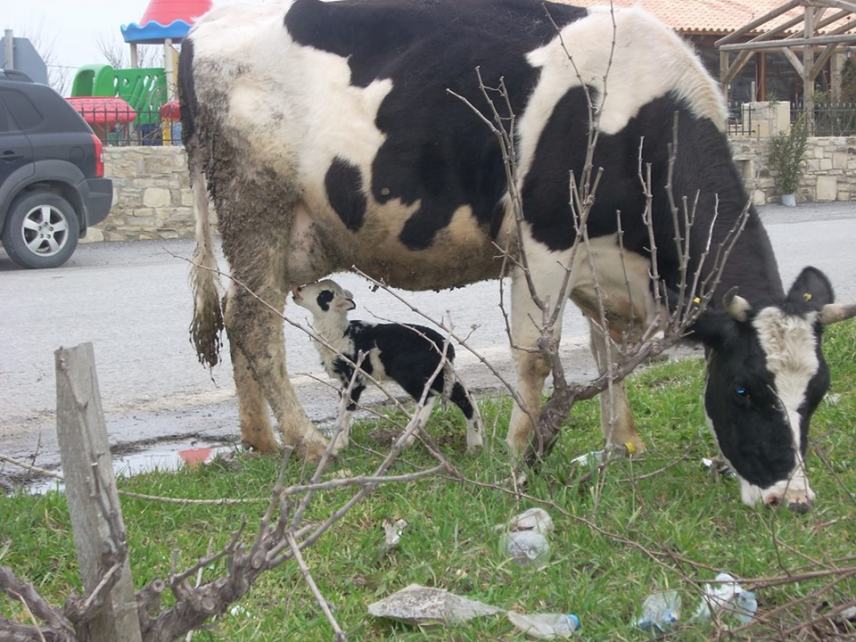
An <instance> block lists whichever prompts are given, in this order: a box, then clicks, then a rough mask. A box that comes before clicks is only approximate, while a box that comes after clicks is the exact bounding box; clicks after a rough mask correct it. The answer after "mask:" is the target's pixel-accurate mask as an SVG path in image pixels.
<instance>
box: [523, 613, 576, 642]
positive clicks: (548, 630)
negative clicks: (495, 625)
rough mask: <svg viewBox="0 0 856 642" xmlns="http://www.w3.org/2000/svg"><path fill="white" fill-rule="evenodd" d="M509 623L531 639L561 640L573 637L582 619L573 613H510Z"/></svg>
mask: <svg viewBox="0 0 856 642" xmlns="http://www.w3.org/2000/svg"><path fill="white" fill-rule="evenodd" d="M507 615H508V619H509V621H510V622H511V623H512V624H513V625H514V626H515V627H516V628H517V629H518V630H520V631H522V632H523V633H525V634H526V635H528V636H529V637H533V638H537V639H538V640H559V639H563V638H569V637H571V634H572V633H573V632H574V631H576V630H577V629H579V628H580V618H578V617H577V616H576V615H574V614H573V613H532V614H530V615H526V614H525V613H516V612H515V611H509V612H508V614H507Z"/></svg>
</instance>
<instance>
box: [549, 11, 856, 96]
mask: <svg viewBox="0 0 856 642" xmlns="http://www.w3.org/2000/svg"><path fill="white" fill-rule="evenodd" d="M553 1H555V2H563V3H565V4H573V5H577V6H587V7H590V6H604V5H608V4H609V0H553ZM784 4H785V2H784V0H679V1H677V2H676V1H675V0H614V6H616V7H629V6H637V7H641V8H643V9H645V10H646V11H649V12H650V13H653V14H654V15H656V16H657V17H658V18H659V19H660V20H661V21H662V22H663V23H665V24H667V25H669V26H670V27H672V28H673V29H674V30H675V31H677V32H678V33H679V34H681V35H682V36H683V37H684V38H686V39H687V40H689V41H690V42H691V43H692V44H693V45H694V46H695V48H696V50H697V51H698V53H699V55H700V56H701V58H702V60H703V62H704V64H705V66H706V67H707V68H708V71H710V72H711V74H713V75H714V77H716V78H719V76H720V73H719V72H720V69H719V66H720V56H719V51H718V49H717V47H716V41H717V40H719V39H720V38H722V37H724V36H727V35H728V34H731V33H733V32H735V31H737V30H739V29H740V28H742V27H743V26H744V25H746V24H748V23H750V22H752V21H755V20H757V19H759V18H761V17H763V16H764V15H766V14H768V13H770V12H771V11H774V10H775V9H777V8H779V7H782V6H783V5H784ZM803 11H804V8H803V7H801V6H797V7H795V8H793V9H791V10H789V11H787V12H785V13H783V14H782V15H781V16H778V17H777V18H775V19H773V20H770V21H769V22H766V23H765V24H763V25H761V27H760V28H759V29H760V30H750V31H748V32H747V33H746V35H745V37H743V38H741V41H743V42H745V41H747V40H749V39H750V38H752V37H754V36H756V35H758V34H759V33H763V32H765V31H768V30H770V29H774V28H775V27H777V26H779V25H782V24H785V23H786V22H789V21H791V22H796V21H797V20H798V19H799V18H800V16H802V14H803ZM827 15H831V14H827ZM851 22H852V23H853V24H854V26H856V13H851V14H849V15H847V16H844V17H843V18H842V19H840V20H837V21H835V22H832V23H830V24H828V25H825V26H824V27H823V28H820V29H818V30H817V34H824V33H828V32H832V31H834V30H836V29H837V30H839V31H838V32H840V30H841V29H842V28H845V29H846V27H845V25H847V24H849V23H851ZM802 31H803V24H802V22H801V21H800V22H797V23H796V24H795V25H794V26H792V27H789V28H787V29H784V30H783V33H782V36H786V35H793V34H800V33H802ZM849 56H850V57H851V58H853V50H852V48H851V49H850V50H849ZM842 62H843V60H842V59H841V58H839V59H838V60H837V61H835V60H834V61H833V62H832V63H830V64H828V65H827V69H825V70H824V71H823V72H821V73H820V74H819V76H818V79H817V81H816V87H817V89H818V90H819V91H827V90H829V88H830V87H831V85H832V78H831V77H832V75H833V73H834V72H833V70H832V67H831V65H832V64H838V65H840V64H842ZM854 62H856V60H854ZM728 89H729V97H730V98H731V99H732V100H733V101H736V102H746V101H751V100H768V99H771V98H777V99H781V100H790V101H792V102H799V101H800V100H801V96H802V93H803V85H802V79H801V77H800V75H799V74H798V73H797V72H796V70H795V69H794V67H793V66H792V65H791V63H789V62H788V61H787V59H786V58H785V57H784V56H782V55H781V54H779V53H777V52H774V51H766V52H765V51H759V52H756V53H755V54H754V55H753V56H752V57H751V59H750V61H749V62H748V63H747V64H746V66H745V67H744V68H743V69H742V70H741V72H740V74H739V75H738V76H737V77H736V78H734V79H733V80H732V81H731V83H730V85H729V88H728Z"/></svg>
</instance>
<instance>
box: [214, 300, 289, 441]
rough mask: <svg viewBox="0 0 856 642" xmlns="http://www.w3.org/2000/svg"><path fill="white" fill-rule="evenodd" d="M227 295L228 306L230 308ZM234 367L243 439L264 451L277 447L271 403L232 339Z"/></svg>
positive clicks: (236, 343) (231, 349) (230, 349)
mask: <svg viewBox="0 0 856 642" xmlns="http://www.w3.org/2000/svg"><path fill="white" fill-rule="evenodd" d="M228 298H229V297H228V296H227V303H226V307H227V309H228V306H229V303H228ZM229 351H230V353H231V355H232V369H233V372H234V375H235V391H236V393H237V396H238V415H239V419H240V424H241V441H243V442H244V444H246V445H247V446H250V447H251V448H254V449H256V450H258V451H260V452H263V453H272V452H276V451H277V450H278V448H279V447H278V445H277V443H276V439H275V438H274V436H273V430H271V425H270V420H269V419H268V406H267V402H266V401H265V398H264V395H263V394H262V391H261V388H259V385H258V384H257V383H256V380H255V378H254V376H253V372H252V370H251V369H250V364H249V362H248V361H247V358H246V357H245V356H244V353H243V351H242V350H240V349H239V348H238V342H237V341H235V340H231V339H230V340H229Z"/></svg>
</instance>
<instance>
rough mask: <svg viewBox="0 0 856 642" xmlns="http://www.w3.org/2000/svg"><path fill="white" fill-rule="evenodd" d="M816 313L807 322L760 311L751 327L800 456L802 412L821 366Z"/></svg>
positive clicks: (776, 310)
mask: <svg viewBox="0 0 856 642" xmlns="http://www.w3.org/2000/svg"><path fill="white" fill-rule="evenodd" d="M815 316H816V313H814V312H811V313H809V314H808V315H806V317H805V318H803V317H800V316H790V315H787V314H785V313H784V312H782V311H781V310H780V309H779V308H776V307H772V306H771V307H768V308H764V309H763V310H761V311H760V312H759V313H758V315H757V316H756V317H755V319H754V320H753V321H752V325H753V326H754V327H755V329H756V330H757V332H758V341H759V342H760V343H761V348H762V349H763V350H764V353H765V354H766V356H767V369H768V370H769V371H770V372H771V373H773V376H774V385H775V388H776V390H775V392H776V395H777V396H778V398H779V400H780V401H781V402H782V406H783V409H782V410H783V413H784V414H785V420H786V421H787V422H788V423H789V424H790V427H791V432H792V433H793V437H794V447H795V448H796V450H797V454H799V450H800V447H801V443H800V415H799V412H798V411H799V408H800V406H802V404H803V403H804V402H805V393H806V389H807V388H808V384H809V382H810V381H811V378H812V377H813V376H814V375H815V374H816V373H817V369H818V367H819V366H820V364H819V362H818V360H817V338H816V336H815V334H814V321H815Z"/></svg>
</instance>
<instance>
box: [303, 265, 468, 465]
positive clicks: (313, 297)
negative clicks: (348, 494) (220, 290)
mask: <svg viewBox="0 0 856 642" xmlns="http://www.w3.org/2000/svg"><path fill="white" fill-rule="evenodd" d="M292 294H293V295H294V302H295V303H296V304H297V305H299V306H301V307H303V308H306V309H307V310H309V311H310V312H311V313H312V316H313V327H314V330H315V332H316V333H317V334H318V336H319V337H321V338H323V339H324V341H326V343H327V345H324V344H323V343H321V342H319V341H313V343H315V347H316V348H317V349H318V353H319V354H320V355H321V363H322V365H323V366H324V369H325V370H326V371H327V374H329V375H330V376H331V377H334V378H336V379H338V380H339V381H340V382H341V383H342V391H343V394H344V391H346V390H347V389H348V385H349V384H350V382H351V378H352V377H353V376H354V366H353V365H352V363H357V359H358V355H359V354H360V353H363V354H364V355H365V357H364V359H363V362H362V366H361V368H360V370H361V372H360V373H357V376H356V378H355V379H354V385H353V386H352V388H351V393H350V399H349V400H348V405H347V410H346V413H347V415H346V416H345V417H344V418H343V420H342V430H341V432H340V433H339V438H338V439H337V443H336V444H335V445H334V448H335V450H336V451H337V452H338V451H339V450H341V449H342V448H344V447H345V446H347V444H348V439H349V436H348V433H349V430H350V423H351V413H352V412H353V411H354V410H355V409H356V407H357V403H358V402H359V399H360V395H361V394H362V393H363V390H365V389H366V384H367V377H366V376H365V375H364V374H363V373H365V374H368V375H371V377H372V378H373V379H374V380H375V381H377V382H381V381H383V380H392V381H395V382H396V383H397V384H398V385H399V386H401V387H402V388H403V389H404V390H405V392H407V393H408V394H409V395H410V396H411V397H413V398H414V399H415V400H417V401H418V400H419V399H420V398H421V397H422V393H423V390H424V389H425V385H426V384H427V383H428V381H429V380H430V379H431V376H432V375H433V374H434V373H435V372H436V371H437V369H438V366H439V365H440V360H441V359H442V357H443V346H444V343H445V341H444V339H443V337H442V336H441V335H440V334H439V333H438V332H436V331H434V330H432V329H431V328H426V327H424V326H421V325H414V324H410V323H402V324H398V323H367V322H365V321H350V322H349V321H348V312H349V311H351V310H353V309H354V308H355V307H356V305H355V304H354V295H353V294H351V293H350V292H348V291H347V290H344V289H342V287H341V286H339V284H338V283H336V282H335V281H331V280H330V279H325V280H323V281H318V282H316V283H312V284H310V285H306V286H303V287H300V288H296V289H295V290H294V291H293V292H292ZM328 346H329V347H328ZM343 356H344V357H346V358H343ZM454 360H455V350H454V348H453V347H452V345H451V344H450V345H448V346H446V362H447V363H446V364H445V366H444V367H443V368H440V371H439V373H438V374H437V376H436V377H435V378H434V380H433V382H432V383H431V387H430V390H429V391H428V397H427V400H426V403H425V405H424V406H423V408H422V409H421V410H420V411H419V412H420V413H422V416H421V419H422V420H424V422H427V420H428V417H429V416H430V414H431V411H432V409H433V407H434V404H435V403H436V401H437V395H444V394H446V395H448V398H449V400H450V401H451V402H452V403H454V404H455V405H456V406H458V408H460V409H461V412H462V413H464V417H466V419H467V452H474V451H475V450H477V449H479V448H481V446H482V434H481V418H480V417H479V414H478V410H477V408H476V407H475V404H474V403H473V401H472V399H471V397H470V394H469V392H467V389H466V388H465V387H464V386H463V384H462V383H461V382H460V381H458V380H457V378H456V377H455V374H454V371H453V369H452V367H451V365H452V363H453V362H454ZM423 425H424V423H423Z"/></svg>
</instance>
